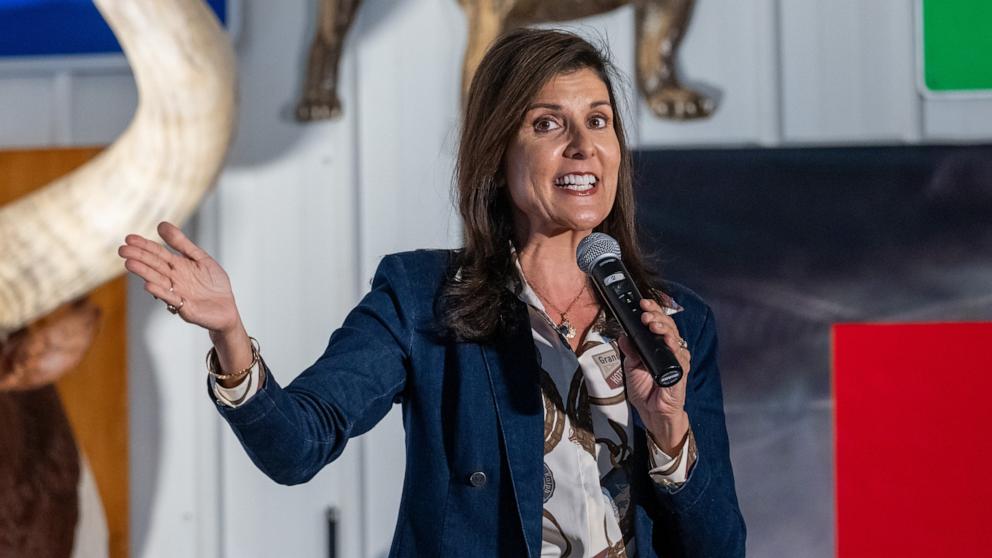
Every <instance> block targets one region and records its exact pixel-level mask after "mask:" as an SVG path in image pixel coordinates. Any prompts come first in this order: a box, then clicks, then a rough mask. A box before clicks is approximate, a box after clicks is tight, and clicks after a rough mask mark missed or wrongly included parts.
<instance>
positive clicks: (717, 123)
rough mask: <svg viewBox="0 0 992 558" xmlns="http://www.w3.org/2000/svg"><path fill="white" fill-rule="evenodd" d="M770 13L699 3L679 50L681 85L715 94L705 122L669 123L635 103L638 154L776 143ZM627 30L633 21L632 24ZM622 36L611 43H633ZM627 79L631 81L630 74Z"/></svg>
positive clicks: (741, 3) (752, 4)
mask: <svg viewBox="0 0 992 558" xmlns="http://www.w3.org/2000/svg"><path fill="white" fill-rule="evenodd" d="M774 23H775V10H774V4H773V2H771V1H770V0H700V1H698V2H697V5H696V8H695V13H694V15H693V18H692V22H691V23H690V25H689V31H688V34H687V35H686V37H685V42H684V43H683V45H682V49H681V50H680V63H681V64H680V65H681V67H680V71H681V72H682V78H683V81H685V82H686V83H689V84H693V85H695V84H702V85H703V86H705V87H706V88H711V89H714V90H715V91H717V92H718V96H717V102H718V106H717V110H716V112H715V113H713V115H712V116H711V117H710V118H708V119H705V120H699V121H690V122H674V121H671V120H662V119H660V118H658V117H657V116H655V115H654V113H652V112H651V110H650V109H649V108H648V107H647V105H646V104H645V102H644V100H643V99H641V98H640V97H639V96H638V97H637V99H636V103H637V106H638V119H639V124H640V130H639V132H640V142H639V145H638V147H640V148H641V149H649V148H657V147H665V146H671V145H680V146H681V145H742V144H768V143H774V142H776V141H777V140H778V133H777V131H778V110H777V106H776V100H777V81H776V77H775V76H776V71H777V69H776V68H775V61H776V60H775V50H774V47H775V45H776V38H777V37H776V35H775V32H776V30H775V25H774ZM632 25H633V22H632ZM629 33H630V35H629V38H628V37H614V38H613V39H614V40H615V41H620V40H624V41H626V40H629V41H633V36H634V29H633V27H631V29H630V30H629ZM630 72H631V74H630V79H631V81H632V82H635V81H636V78H635V76H634V74H633V69H632V68H631V69H630Z"/></svg>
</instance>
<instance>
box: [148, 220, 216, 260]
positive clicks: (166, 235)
mask: <svg viewBox="0 0 992 558" xmlns="http://www.w3.org/2000/svg"><path fill="white" fill-rule="evenodd" d="M158 234H159V236H161V237H162V240H164V241H165V242H166V243H168V244H169V246H171V247H173V248H174V249H175V250H176V251H177V252H179V253H180V254H182V255H184V256H186V257H187V258H189V259H191V260H193V261H200V260H202V259H203V258H205V257H207V253H206V252H204V251H203V249H202V248H200V247H199V246H197V245H196V244H193V241H192V240H190V239H189V238H187V237H186V235H185V234H183V231H182V230H180V229H179V227H177V226H175V225H173V224H172V223H169V222H168V221H162V222H161V223H159V224H158Z"/></svg>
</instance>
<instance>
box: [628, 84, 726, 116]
mask: <svg viewBox="0 0 992 558" xmlns="http://www.w3.org/2000/svg"><path fill="white" fill-rule="evenodd" d="M645 97H646V102H647V104H648V107H650V108H651V112H653V113H654V114H655V115H657V116H658V117H659V118H670V119H672V120H695V119H699V118H706V117H708V116H710V115H711V114H713V110H714V109H715V108H716V103H714V102H713V100H712V99H710V98H709V97H707V96H705V95H703V94H702V93H699V92H697V91H693V90H692V89H687V88H685V87H680V86H673V87H663V88H661V89H658V90H657V91H655V92H653V93H649V94H647V95H645Z"/></svg>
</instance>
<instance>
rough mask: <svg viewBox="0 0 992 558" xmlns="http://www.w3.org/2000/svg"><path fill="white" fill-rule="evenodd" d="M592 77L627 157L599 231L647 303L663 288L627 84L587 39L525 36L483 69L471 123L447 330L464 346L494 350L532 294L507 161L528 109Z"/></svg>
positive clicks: (555, 33)
mask: <svg viewBox="0 0 992 558" xmlns="http://www.w3.org/2000/svg"><path fill="white" fill-rule="evenodd" d="M587 68H588V69H591V70H593V71H594V72H595V73H596V74H597V75H598V76H599V78H600V79H602V80H603V83H605V84H606V89H607V90H608V91H609V96H610V104H611V105H612V106H613V112H614V118H613V128H614V129H615V130H616V134H617V138H618V139H619V141H620V154H621V159H620V168H619V176H618V180H617V193H616V199H615V201H614V203H613V208H612V210H611V211H610V213H609V215H607V216H606V219H604V220H603V222H602V223H600V225H599V226H598V227H596V229H595V230H596V231H599V232H604V233H606V234H608V235H610V236H612V237H613V238H615V239H616V240H617V242H619V244H620V249H621V251H622V252H623V260H624V264H625V265H626V266H627V269H628V271H629V272H630V274H631V276H632V279H633V280H634V282H635V283H636V284H637V286H638V288H639V289H640V290H641V292H642V293H649V292H652V290H654V286H655V285H656V284H658V282H657V279H656V276H655V274H653V273H652V272H650V271H649V270H648V268H647V267H646V264H645V262H644V258H643V256H642V254H641V250H640V248H639V246H638V243H637V234H636V228H635V224H634V191H633V179H632V176H631V174H632V163H631V156H630V150H629V148H628V146H627V138H626V135H625V132H624V127H623V121H622V118H621V112H622V111H621V110H620V106H619V105H618V104H617V96H616V94H615V90H614V83H615V82H616V81H619V78H617V76H618V74H617V72H616V69H615V68H614V67H613V65H612V64H611V63H610V61H609V59H608V57H607V55H605V54H604V53H603V52H602V51H600V49H597V48H596V47H595V46H593V45H592V44H590V43H589V42H588V41H586V40H585V39H583V38H581V37H579V36H578V35H575V34H573V33H568V32H564V31H559V30H545V29H529V28H521V29H516V30H513V31H510V32H508V33H505V34H504V35H502V36H501V37H500V38H499V39H497V40H496V42H495V43H493V45H492V47H490V49H489V51H488V52H487V53H486V55H485V57H484V58H483V59H482V62H481V63H480V64H479V68H478V70H476V73H475V76H474V77H473V79H472V84H471V86H470V87H469V91H468V97H467V99H466V102H465V108H464V114H463V116H462V130H461V139H460V143H459V147H458V161H457V164H456V168H455V176H456V182H457V190H456V196H457V206H458V210H459V213H460V214H461V218H462V225H463V230H464V247H463V248H462V249H461V250H459V251H458V252H457V253H456V255H455V259H454V262H453V266H452V273H451V274H450V275H449V277H448V279H447V281H446V282H445V284H444V285H443V286H442V290H441V297H440V302H441V316H442V321H443V323H444V325H445V326H446V329H447V330H448V332H449V333H451V334H453V335H454V336H455V337H456V338H458V339H462V340H468V341H486V340H490V339H492V338H494V337H495V336H497V335H499V334H501V333H506V332H507V331H508V329H509V328H510V327H512V325H513V324H514V323H515V322H514V319H513V316H514V311H515V309H516V308H517V305H518V304H519V299H518V298H517V295H516V293H518V292H519V290H520V289H521V288H522V284H521V282H520V278H519V277H518V276H517V272H516V269H515V266H514V263H513V258H512V255H511V250H510V246H511V242H512V241H513V212H512V202H511V201H510V195H509V192H508V188H507V184H506V177H505V176H504V174H503V158H504V155H505V153H506V150H507V147H508V146H509V145H510V142H511V141H512V139H513V138H514V136H515V134H516V133H517V129H518V128H519V126H520V122H521V121H522V119H523V117H524V115H525V113H526V109H527V106H528V104H529V103H530V102H531V100H532V99H533V98H534V97H535V96H536V95H537V93H538V92H539V91H540V90H541V88H542V87H543V86H544V84H545V83H547V82H548V81H549V80H551V79H552V78H553V77H555V76H557V75H560V74H568V73H571V72H575V71H578V70H582V69H587ZM456 271H457V273H456ZM508 285H512V286H514V289H513V290H512V291H511V290H510V289H508V288H507V286H508Z"/></svg>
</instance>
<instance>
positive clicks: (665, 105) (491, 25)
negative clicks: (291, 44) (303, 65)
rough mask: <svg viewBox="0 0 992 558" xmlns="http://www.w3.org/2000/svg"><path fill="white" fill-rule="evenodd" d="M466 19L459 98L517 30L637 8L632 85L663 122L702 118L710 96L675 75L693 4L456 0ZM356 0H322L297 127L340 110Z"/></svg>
mask: <svg viewBox="0 0 992 558" xmlns="http://www.w3.org/2000/svg"><path fill="white" fill-rule="evenodd" d="M458 3H459V4H461V6H462V9H463V10H464V11H465V14H466V16H467V17H468V46H467V48H466V50H465V58H464V62H463V66H462V93H463V94H464V93H465V92H466V91H468V86H469V84H470V83H472V76H473V75H474V74H475V70H476V68H477V67H478V65H479V62H481V60H482V57H483V55H484V54H485V53H486V50H487V49H488V48H489V45H491V44H492V42H493V41H494V40H495V39H496V38H497V37H498V36H499V35H500V34H501V33H503V32H505V31H508V30H510V29H513V28H516V27H522V26H525V25H530V24H535V23H545V22H559V21H568V20H573V19H580V18H583V17H589V16H593V15H597V14H602V13H605V12H609V11H612V10H615V9H617V8H620V7H621V6H624V5H627V4H633V6H634V21H635V24H634V25H635V26H636V40H637V55H636V59H637V68H636V72H637V87H638V90H639V91H640V93H641V95H642V96H643V97H644V99H645V100H646V101H647V104H648V106H649V107H650V108H651V110H652V112H654V114H655V115H657V116H658V117H660V118H668V119H673V120H693V119H699V118H706V117H707V116H709V115H710V114H711V113H712V112H713V110H714V108H715V103H714V102H713V100H712V99H710V98H709V97H707V96H706V95H704V94H703V93H701V92H699V91H695V90H693V89H691V88H689V87H686V86H685V85H683V84H682V82H681V80H680V79H679V76H678V71H677V56H678V50H679V45H680V44H681V42H682V38H683V37H684V36H685V31H686V29H687V27H688V25H689V21H690V20H691V18H692V12H693V8H694V7H695V4H696V0H458ZM360 4H361V0H321V2H320V13H319V17H318V28H317V32H316V34H315V36H314V40H313V43H312V44H311V46H310V55H309V62H308V65H307V76H306V83H305V85H304V88H303V98H302V99H301V100H300V102H299V104H298V105H297V107H296V118H297V120H299V121H301V122H307V121H312V120H323V119H327V118H334V117H336V116H338V115H339V114H340V113H341V101H340V99H339V98H338V94H337V86H338V62H339V61H340V59H341V48H342V45H343V44H344V38H345V35H346V34H347V32H348V29H349V28H350V27H351V24H352V22H353V21H354V18H355V12H357V11H358V6H359V5H360Z"/></svg>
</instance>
